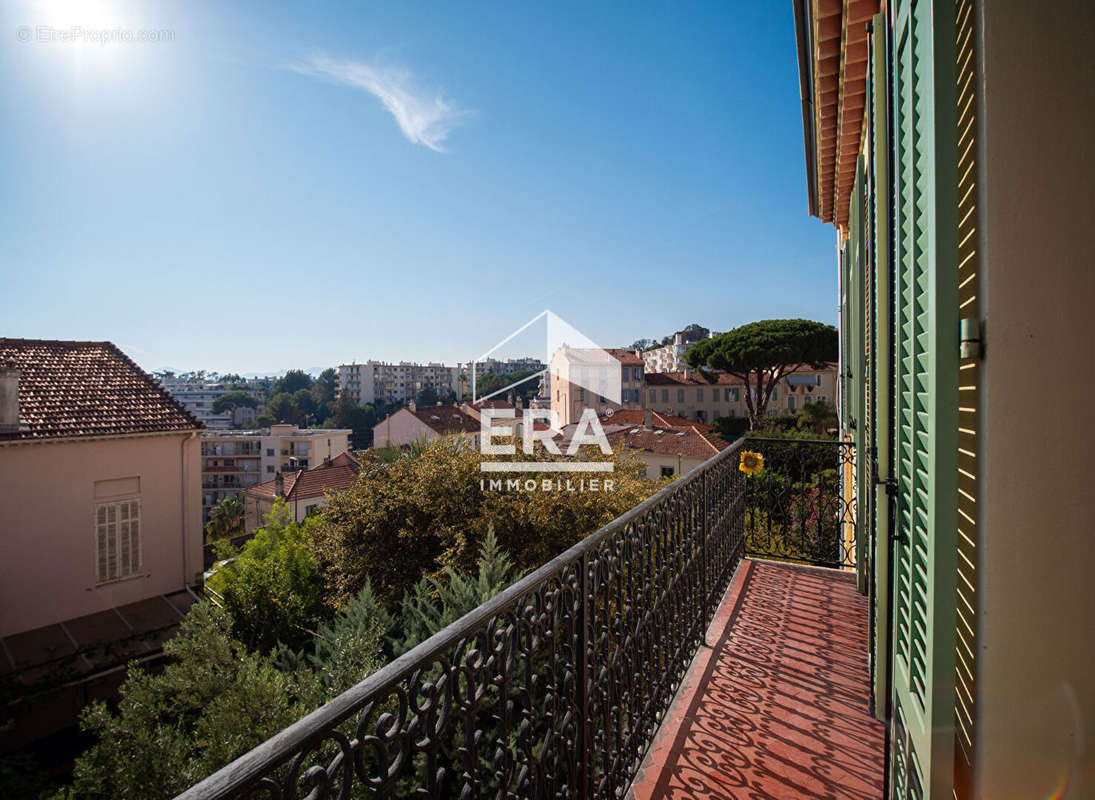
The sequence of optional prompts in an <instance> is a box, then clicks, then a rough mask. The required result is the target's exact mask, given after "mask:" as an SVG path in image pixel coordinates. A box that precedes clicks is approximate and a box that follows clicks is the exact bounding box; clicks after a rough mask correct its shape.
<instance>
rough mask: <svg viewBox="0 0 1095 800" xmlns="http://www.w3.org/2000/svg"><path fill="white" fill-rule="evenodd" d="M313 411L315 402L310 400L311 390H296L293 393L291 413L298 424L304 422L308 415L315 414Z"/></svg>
mask: <svg viewBox="0 0 1095 800" xmlns="http://www.w3.org/2000/svg"><path fill="white" fill-rule="evenodd" d="M315 411H316V401H315V400H314V399H313V398H312V390H311V389H298V390H297V391H295V392H293V412H294V416H295V417H296V418H297V419H298V420H299V421H300V422H302V423H303V422H304V421H306V420H307V418H308V417H309V416H310V415H312V414H315Z"/></svg>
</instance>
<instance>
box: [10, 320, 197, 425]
mask: <svg viewBox="0 0 1095 800" xmlns="http://www.w3.org/2000/svg"><path fill="white" fill-rule="evenodd" d="M6 362H14V364H15V366H16V367H17V368H18V369H19V371H20V376H19V423H20V428H21V429H20V430H19V431H18V432H15V433H11V432H9V433H0V440H12V439H17V440H26V439H57V438H64V437H75V436H79V437H84V436H116V435H119V434H129V433H160V432H168V431H189V430H200V429H201V428H202V427H204V426H203V425H202V424H201V423H200V422H199V421H198V420H197V419H196V418H195V417H194V416H193V415H192V414H191V413H190V412H189V411H187V410H186V409H185V408H184V407H183V406H182V405H181V404H180V403H179V402H178V401H176V400H175V399H174V398H173V397H172V396H171V395H170V394H168V393H167V392H166V391H165V390H164V389H163V388H162V387H161V386H160V385H159V384H158V383H157V382H156V381H155V380H153V379H152V377H151V376H150V375H148V373H146V372H145V371H144V370H142V369H141V368H140V367H138V366H137V365H136V364H135V363H133V361H131V360H130V359H129V357H128V356H126V355H125V353H123V352H122V351H121V350H119V349H118V348H117V347H116V346H115V345H114V344H112V343H110V342H65V341H52V340H45V339H3V338H0V365H3V364H4V363H6Z"/></svg>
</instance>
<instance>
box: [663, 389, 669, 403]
mask: <svg viewBox="0 0 1095 800" xmlns="http://www.w3.org/2000/svg"><path fill="white" fill-rule="evenodd" d="M662 402H663V403H668V402H669V390H668V389H662Z"/></svg>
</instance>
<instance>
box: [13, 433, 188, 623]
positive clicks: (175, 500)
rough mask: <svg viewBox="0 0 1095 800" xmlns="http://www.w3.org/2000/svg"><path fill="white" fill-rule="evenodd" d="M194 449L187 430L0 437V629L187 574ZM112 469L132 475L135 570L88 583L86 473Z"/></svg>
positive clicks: (105, 474) (102, 475)
mask: <svg viewBox="0 0 1095 800" xmlns="http://www.w3.org/2000/svg"><path fill="white" fill-rule="evenodd" d="M200 458H201V449H200V439H199V437H198V436H197V435H196V434H195V435H194V436H193V437H192V438H189V437H188V436H187V435H183V434H172V435H162V436H140V437H131V438H120V439H97V440H91V441H84V442H65V443H36V444H11V445H4V446H0V487H2V488H0V537H2V538H0V548H2V558H0V636H8V635H10V634H13V633H19V632H20V631H25V630H31V629H33V628H38V627H41V626H43V625H50V624H53V623H56V622H60V621H63V620H66V619H72V618H74V617H79V616H83V615H85V614H91V613H94V612H97V611H104V610H107V609H110V608H112V607H114V606H120V605H125V604H126V603H132V602H135V601H137V600H142V599H144V598H147V597H152V596H154V595H158V594H163V593H167V592H173V591H176V590H178V589H182V588H184V587H185V586H187V585H188V584H189V583H192V582H193V580H194V578H195V576H196V575H197V574H199V573H200V572H201V568H202V531H201V498H200V491H201V489H200V485H201V482H200V473H199V469H200ZM122 478H138V479H139V482H140V483H139V486H140V493H139V497H140V501H141V551H142V569H141V573H140V575H139V576H137V577H132V578H128V579H125V580H121V581H117V582H114V583H108V584H104V585H101V586H96V584H95V581H96V574H95V568H96V550H95V525H94V514H95V507H96V482H97V481H105V480H115V479H122ZM120 483H121V482H120ZM129 485H132V482H130V484H129ZM103 491H104V489H103V487H102V486H100V492H103ZM126 496H127V497H128V496H132V495H130V494H126ZM100 499H107V498H105V497H101V498H100Z"/></svg>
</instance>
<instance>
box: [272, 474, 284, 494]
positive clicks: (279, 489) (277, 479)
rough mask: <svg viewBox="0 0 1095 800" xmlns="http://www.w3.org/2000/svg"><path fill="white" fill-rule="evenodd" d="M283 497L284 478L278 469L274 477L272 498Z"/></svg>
mask: <svg viewBox="0 0 1095 800" xmlns="http://www.w3.org/2000/svg"><path fill="white" fill-rule="evenodd" d="M284 496H285V476H284V475H282V474H281V470H280V469H279V470H278V471H277V473H275V475H274V497H284Z"/></svg>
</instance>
